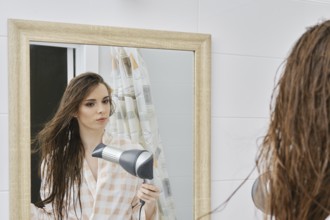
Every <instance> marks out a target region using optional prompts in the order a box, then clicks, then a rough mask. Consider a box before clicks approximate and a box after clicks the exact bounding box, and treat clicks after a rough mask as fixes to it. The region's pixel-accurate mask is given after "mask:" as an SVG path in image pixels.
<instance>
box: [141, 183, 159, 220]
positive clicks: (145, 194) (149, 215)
mask: <svg viewBox="0 0 330 220" xmlns="http://www.w3.org/2000/svg"><path fill="white" fill-rule="evenodd" d="M159 194H160V190H159V188H158V187H157V186H155V185H152V184H148V183H143V184H142V185H141V188H140V189H139V190H138V193H137V196H138V197H139V198H140V199H141V200H143V201H145V205H144V210H145V214H146V219H153V218H154V217H153V216H154V215H155V211H156V202H157V199H158V197H159Z"/></svg>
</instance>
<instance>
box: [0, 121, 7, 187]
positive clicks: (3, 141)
mask: <svg viewBox="0 0 330 220" xmlns="http://www.w3.org/2000/svg"><path fill="white" fill-rule="evenodd" d="M0 131H1V137H0V146H1V147H0V149H1V152H0V176H1V181H0V191H6V190H9V172H8V171H9V152H8V149H9V142H8V115H4V114H0Z"/></svg>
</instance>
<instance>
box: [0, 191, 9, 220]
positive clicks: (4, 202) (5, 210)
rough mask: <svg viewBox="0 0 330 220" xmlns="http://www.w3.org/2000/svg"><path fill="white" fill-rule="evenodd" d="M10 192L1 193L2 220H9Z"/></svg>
mask: <svg viewBox="0 0 330 220" xmlns="http://www.w3.org/2000/svg"><path fill="white" fill-rule="evenodd" d="M8 201H9V192H8V191H6V192H4V191H0V207H1V219H9V202H8Z"/></svg>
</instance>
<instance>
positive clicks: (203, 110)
mask: <svg viewBox="0 0 330 220" xmlns="http://www.w3.org/2000/svg"><path fill="white" fill-rule="evenodd" d="M30 41H38V42H56V43H72V44H97V45H108V46H126V47H138V48H141V47H143V48H158V49H171V50H186V51H193V52H194V54H195V55H194V58H195V66H194V67H195V75H194V154H193V155H194V177H193V180H194V184H193V186H194V192H193V193H194V195H193V198H194V203H193V209H194V213H193V216H194V219H197V218H198V217H199V216H201V215H203V214H205V213H207V212H209V211H210V203H211V202H210V190H211V188H210V142H211V123H210V122H211V121H210V118H211V101H210V100H211V83H210V81H211V36H210V35H208V34H200V33H184V32H171V31H157V30H143V29H133V28H119V27H107V26H96V25H82V24H68V23H55V22H45V21H28V20H17V19H9V20H8V56H9V154H10V158H9V161H10V164H9V169H10V170H9V173H10V174H9V175H10V187H9V190H10V196H9V197H10V199H9V200H10V201H9V202H10V204H9V207H10V219H11V220H16V219H30V198H31V195H30V193H31V192H30V188H31V183H30V172H31V171H30V155H31V152H30V143H31V140H30V69H29V63H30V57H29V43H30ZM203 219H205V220H207V219H209V216H207V217H205V218H203Z"/></svg>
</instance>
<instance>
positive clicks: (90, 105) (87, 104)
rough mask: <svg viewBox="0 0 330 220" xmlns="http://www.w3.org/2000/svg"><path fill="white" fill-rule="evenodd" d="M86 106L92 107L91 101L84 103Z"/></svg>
mask: <svg viewBox="0 0 330 220" xmlns="http://www.w3.org/2000/svg"><path fill="white" fill-rule="evenodd" d="M86 106H87V107H93V106H94V103H93V102H89V103H86Z"/></svg>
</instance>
